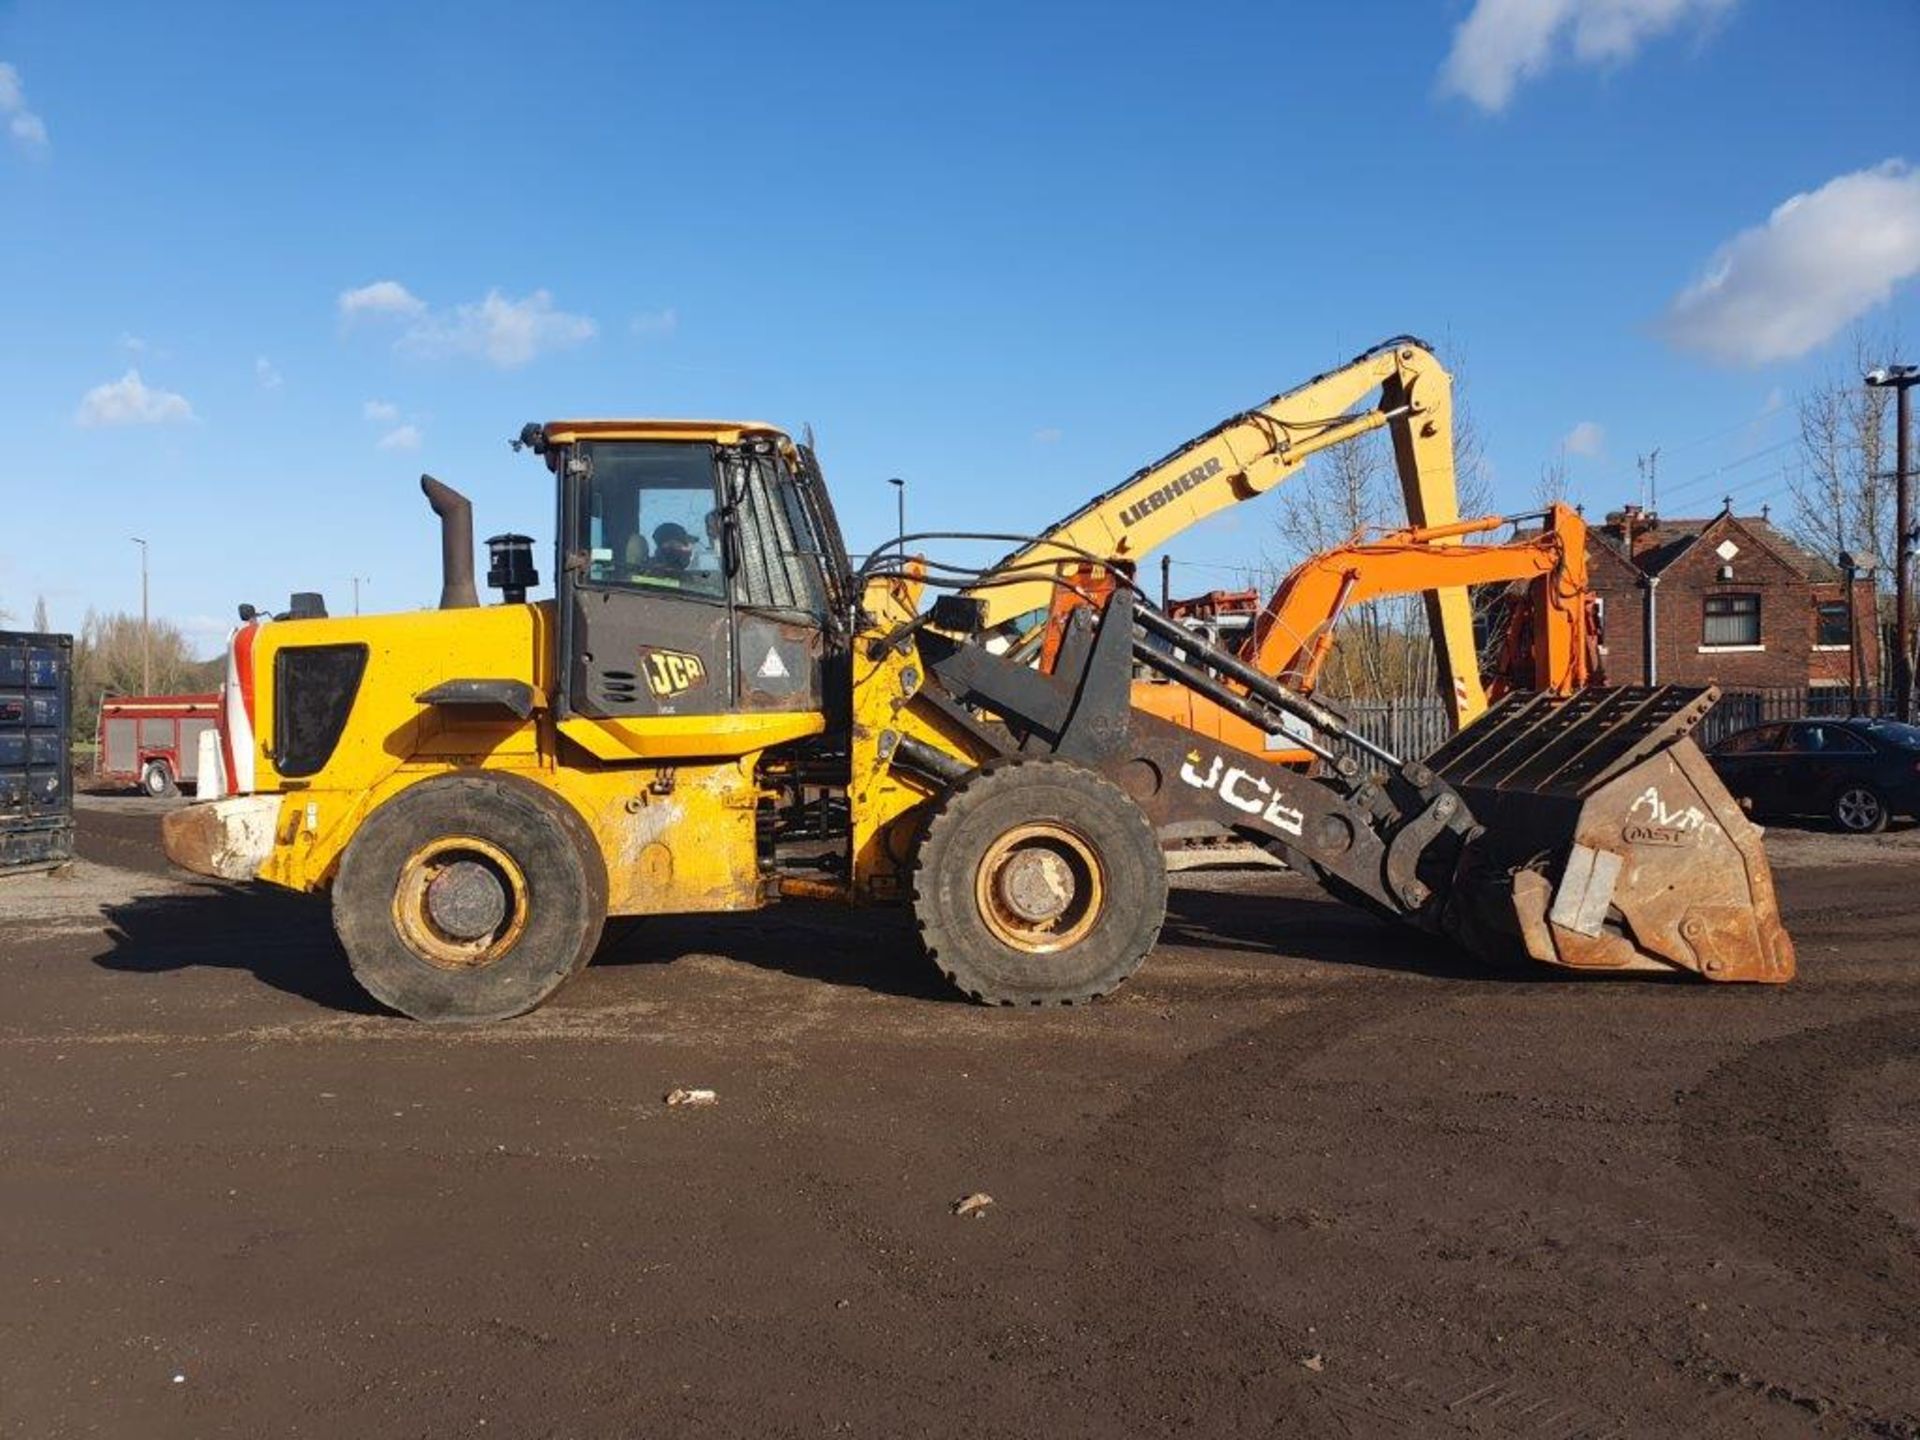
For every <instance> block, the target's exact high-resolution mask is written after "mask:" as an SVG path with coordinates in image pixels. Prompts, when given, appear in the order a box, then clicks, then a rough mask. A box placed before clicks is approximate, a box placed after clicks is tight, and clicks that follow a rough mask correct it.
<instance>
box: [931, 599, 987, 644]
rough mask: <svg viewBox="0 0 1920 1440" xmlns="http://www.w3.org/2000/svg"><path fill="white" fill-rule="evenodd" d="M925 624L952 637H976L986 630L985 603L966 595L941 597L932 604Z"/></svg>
mask: <svg viewBox="0 0 1920 1440" xmlns="http://www.w3.org/2000/svg"><path fill="white" fill-rule="evenodd" d="M927 623H929V624H930V625H932V626H933V628H934V629H936V630H945V631H947V632H949V633H950V634H954V635H978V634H979V633H980V632H981V631H982V630H984V629H986V628H987V602H986V601H984V600H981V599H978V598H976V597H973V596H968V595H942V596H940V597H939V598H938V599H937V600H935V601H934V602H933V612H932V614H931V615H930V616H929V617H928V622H927Z"/></svg>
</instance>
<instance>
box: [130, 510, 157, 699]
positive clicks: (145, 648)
mask: <svg viewBox="0 0 1920 1440" xmlns="http://www.w3.org/2000/svg"><path fill="white" fill-rule="evenodd" d="M129 538H130V539H131V540H132V541H133V543H134V544H136V545H138V546H139V547H140V693H141V694H142V695H151V694H152V693H153V626H152V625H151V624H150V623H149V622H148V620H147V542H146V541H144V540H142V539H141V538H140V537H139V536H138V535H134V536H130V537H129Z"/></svg>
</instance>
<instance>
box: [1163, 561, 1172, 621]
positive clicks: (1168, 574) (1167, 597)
mask: <svg viewBox="0 0 1920 1440" xmlns="http://www.w3.org/2000/svg"><path fill="white" fill-rule="evenodd" d="M1172 604H1173V556H1171V555H1162V556H1161V557H1160V608H1161V609H1162V610H1165V609H1167V608H1169V607H1170V606H1171V605H1172Z"/></svg>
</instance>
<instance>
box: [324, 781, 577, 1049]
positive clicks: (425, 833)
mask: <svg viewBox="0 0 1920 1440" xmlns="http://www.w3.org/2000/svg"><path fill="white" fill-rule="evenodd" d="M606 909H607V874H606V867H605V865H604V864H603V862H602V861H601V858H600V849H599V846H597V845H596V844H595V843H594V841H593V836H592V833H591V832H590V831H589V830H588V829H587V827H586V824H585V822H584V821H582V820H581V818H580V816H579V814H578V813H577V812H576V811H575V810H574V809H573V807H572V806H570V805H568V804H567V803H566V802H565V801H564V800H562V799H560V797H559V796H557V795H554V794H553V793H552V792H551V791H548V790H546V789H544V788H542V787H541V786H539V785H535V784H533V783H532V782H531V781H527V780H522V779H520V778H518V777H515V776H507V775H488V776H458V777H448V778H445V779H439V780H428V781H424V782H422V783H421V784H419V785H415V786H413V787H411V788H410V789H407V790H403V791H401V792H400V793H399V794H398V795H396V796H395V797H394V798H393V799H391V800H389V801H388V802H387V803H386V804H384V805H382V806H381V807H380V808H379V809H377V810H375V811H374V812H373V814H372V815H371V816H369V817H368V818H367V820H366V823H365V824H363V825H362V826H361V827H360V831H359V833H358V834H357V835H355V836H354V837H353V842H352V843H351V844H350V845H348V846H347V852H346V855H345V857H344V858H343V859H342V860H341V863H340V874H339V878H338V879H336V880H335V882H334V886H333V926H334V930H335V932H336V933H337V934H338V935H339V937H340V943H341V944H342V945H343V946H345V947H346V951H347V960H348V962H349V963H350V964H351V965H352V966H353V973H354V978H356V979H357V980H359V982H360V983H361V984H362V985H363V986H365V987H366V990H367V993H368V994H370V995H372V996H373V998H374V999H376V1000H378V1001H380V1003H381V1004H383V1005H387V1006H389V1007H391V1008H392V1009H395V1010H398V1011H399V1012H400V1013H401V1014H402V1015H407V1016H410V1017H412V1018H413V1019H415V1020H426V1021H433V1022H441V1023H449V1024H459V1023H473V1022H477V1021H485V1020H504V1019H506V1018H508V1017H509V1016H513V1015H522V1014H525V1013H526V1012H527V1011H529V1010H531V1009H533V1008H534V1007H535V1006H537V1005H539V1004H540V1003H541V1002H542V1001H543V1000H545V999H546V998H547V997H548V996H549V995H551V994H553V992H554V991H555V990H557V989H559V988H560V986H561V985H562V984H563V983H564V982H565V981H566V980H567V978H568V977H569V976H571V975H572V974H573V973H574V972H575V971H576V970H578V969H580V967H581V966H583V965H585V964H586V963H587V959H588V957H589V956H591V955H592V954H593V948H594V946H595V945H596V944H597V943H598V942H599V939H600V930H601V926H602V925H603V924H604V922H605V919H606Z"/></svg>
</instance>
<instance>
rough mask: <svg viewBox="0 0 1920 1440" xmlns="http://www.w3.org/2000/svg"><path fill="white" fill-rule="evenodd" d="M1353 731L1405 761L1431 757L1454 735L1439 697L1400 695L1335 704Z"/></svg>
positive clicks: (1445, 709)
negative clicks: (1349, 722)
mask: <svg viewBox="0 0 1920 1440" xmlns="http://www.w3.org/2000/svg"><path fill="white" fill-rule="evenodd" d="M1333 703H1334V704H1335V705H1337V706H1339V707H1340V709H1341V710H1343V711H1344V712H1345V713H1346V716H1347V718H1348V719H1349V720H1351V721H1352V722H1353V724H1354V728H1355V729H1357V730H1359V732H1360V733H1361V734H1362V735H1364V736H1366V737H1367V739H1369V740H1371V741H1372V742H1373V743H1374V744H1376V745H1381V746H1384V747H1386V749H1388V750H1390V751H1392V752H1393V753H1394V754H1395V755H1399V756H1401V757H1402V758H1404V759H1416V758H1418V757H1419V756H1422V755H1431V754H1432V753H1433V752H1434V751H1435V750H1438V749H1439V748H1440V742H1441V741H1443V740H1445V739H1446V738H1447V737H1448V736H1449V735H1451V734H1453V725H1452V723H1451V722H1450V721H1449V720H1448V719H1447V707H1446V706H1445V705H1443V704H1441V702H1440V697H1439V696H1438V695H1403V696H1396V697H1394V698H1391V699H1386V700H1336V701H1334V702H1333Z"/></svg>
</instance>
